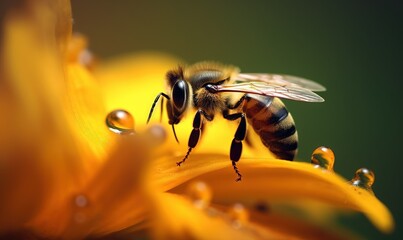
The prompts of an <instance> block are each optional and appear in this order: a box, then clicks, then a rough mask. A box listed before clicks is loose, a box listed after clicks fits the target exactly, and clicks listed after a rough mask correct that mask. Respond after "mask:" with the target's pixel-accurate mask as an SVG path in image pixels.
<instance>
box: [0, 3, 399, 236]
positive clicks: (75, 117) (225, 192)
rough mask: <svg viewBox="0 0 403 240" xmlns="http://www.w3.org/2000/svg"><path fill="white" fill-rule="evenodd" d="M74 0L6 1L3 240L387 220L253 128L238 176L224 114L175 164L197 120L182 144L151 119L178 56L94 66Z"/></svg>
mask: <svg viewBox="0 0 403 240" xmlns="http://www.w3.org/2000/svg"><path fill="white" fill-rule="evenodd" d="M69 4H70V3H69V1H63V0H53V1H51V0H49V1H46V0H41V1H28V0H27V1H18V3H12V2H11V1H7V2H6V3H3V5H4V8H2V9H4V11H2V12H1V14H2V15H1V18H0V19H1V20H2V29H1V30H2V31H1V34H2V35H1V36H2V38H1V50H2V51H1V52H0V54H1V61H0V92H1V94H0V112H1V116H2V118H0V119H1V120H0V126H1V127H0V129H1V135H0V154H1V155H0V177H1V182H0V194H1V196H2V197H1V198H0V199H1V200H0V212H1V217H0V236H1V237H5V238H10V239H11V238H12V239H15V238H20V239H26V238H49V239H60V238H61V239H84V238H89V237H91V238H109V237H111V238H112V237H113V238H118V239H126V238H129V237H130V236H136V237H145V238H147V237H153V238H157V239H160V238H178V239H188V238H195V239H211V238H213V239H227V238H235V239H324V238H325V239H342V238H348V237H350V238H354V237H355V235H353V233H351V232H348V231H346V230H343V232H338V231H340V230H341V229H342V228H341V227H340V226H338V225H337V224H336V223H335V221H334V216H335V214H336V213H340V212H346V211H356V212H362V213H363V214H365V215H366V216H367V217H368V219H369V220H370V221H371V222H372V223H373V224H374V225H375V226H376V227H377V228H378V229H380V230H381V231H383V232H390V231H391V230H392V229H393V219H392V216H391V214H390V213H389V211H388V209H387V208H386V207H385V206H384V205H383V204H382V203H381V202H380V201H379V200H378V199H377V198H376V197H375V195H374V194H373V193H372V192H371V191H369V190H370V189H364V188H362V186H361V187H359V186H354V185H351V184H350V183H349V182H348V181H346V180H345V179H343V178H341V177H340V176H338V175H337V174H336V173H334V172H333V171H332V170H331V169H330V170H325V169H322V168H317V167H314V166H313V165H312V164H309V163H302V162H288V161H280V160H277V159H274V157H273V156H271V155H270V154H269V153H268V151H267V149H266V148H264V147H263V145H262V144H261V143H260V142H259V140H258V138H257V137H256V136H255V137H254V138H252V142H253V143H254V144H253V145H254V146H255V148H253V149H250V148H246V149H245V151H244V152H243V158H242V159H241V161H240V162H239V165H238V166H239V169H240V170H241V172H242V174H243V176H244V178H243V180H242V182H238V183H237V182H235V181H234V180H235V175H234V172H233V169H232V167H231V162H230V161H229V157H228V144H229V143H230V142H231V140H232V136H233V133H234V130H235V126H232V125H228V123H227V122H226V121H224V120H223V119H217V120H216V119H215V120H214V123H212V124H211V125H209V126H208V130H207V131H206V134H205V135H204V136H203V139H202V141H201V142H200V144H199V146H198V148H197V149H196V150H195V151H194V152H193V153H192V154H191V155H190V158H189V159H188V161H187V162H186V163H185V164H184V165H183V166H181V167H177V166H176V164H175V163H176V162H177V161H179V160H180V159H181V158H182V157H183V154H184V153H186V146H185V144H183V143H182V142H183V141H185V140H186V139H187V137H188V135H189V133H190V131H191V126H192V124H191V121H192V119H191V117H188V118H186V119H185V120H184V121H183V123H181V124H180V125H179V127H178V128H177V134H178V137H179V139H180V140H181V144H177V143H176V142H175V139H174V137H173V134H172V133H171V132H170V128H169V125H167V124H165V122H166V119H165V118H163V121H162V123H161V124H160V123H158V120H157V119H153V120H152V123H151V124H150V125H146V117H147V115H148V111H149V107H150V104H151V103H152V102H153V100H154V97H155V95H156V94H157V93H159V92H160V91H161V90H163V89H164V82H163V81H162V78H163V76H164V74H165V71H166V70H167V69H170V68H172V67H174V66H175V65H176V64H177V62H178V60H177V59H175V58H173V57H170V56H167V55H162V54H159V53H143V54H137V55H135V56H127V57H123V58H120V59H116V60H113V61H111V62H110V63H107V64H105V65H100V66H99V67H98V68H94V66H93V62H92V60H91V55H89V53H88V51H87V50H86V47H87V46H86V45H87V42H86V39H85V38H84V37H83V36H77V35H74V36H72V34H71V13H70V5H69ZM116 109H124V110H126V111H127V112H124V111H118V112H117V111H115V110H116ZM119 114H123V115H119ZM129 114H131V115H132V116H133V117H134V123H133V122H132V119H131V117H130V115H129ZM107 116H108V117H107ZM105 119H106V121H107V124H105ZM108 126H109V127H110V128H112V129H111V130H114V131H110V129H108ZM131 128H134V129H131ZM125 129H126V131H128V132H129V134H119V133H116V131H117V132H119V130H125ZM133 130H134V131H133ZM132 133H134V134H132ZM218 135H219V136H220V141H219V142H218V141H217V138H216V136H218ZM227 143H228V144H227ZM361 174H364V176H368V175H366V173H361ZM357 180H359V179H357ZM356 185H359V183H357V184H356Z"/></svg>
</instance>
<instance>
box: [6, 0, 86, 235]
mask: <svg viewBox="0 0 403 240" xmlns="http://www.w3.org/2000/svg"><path fill="white" fill-rule="evenodd" d="M2 13H3V12H2ZM55 14H56V12H53V10H52V8H51V7H50V6H49V5H48V4H47V3H46V2H45V1H35V2H32V1H26V2H25V3H24V4H21V5H18V4H17V5H15V6H14V5H13V4H10V9H8V10H7V11H6V12H5V15H4V16H1V19H2V20H3V22H2V26H3V29H2V42H1V43H2V46H1V49H2V52H1V61H0V63H1V66H0V79H1V82H0V84H1V85H0V92H1V94H0V102H1V103H2V104H0V105H1V106H0V107H1V108H0V112H1V115H2V116H6V117H2V118H1V124H0V125H1V128H0V129H1V134H0V135H1V137H0V152H1V153H2V156H4V158H3V157H2V158H1V163H0V164H1V165H2V171H1V172H0V174H1V178H2V179H3V181H2V187H1V195H2V196H6V197H3V198H2V199H1V200H0V201H1V202H0V207H1V212H2V216H3V217H2V218H1V222H0V226H1V227H0V231H3V230H8V231H11V230H13V229H18V228H21V227H22V225H23V224H24V226H26V225H30V224H31V223H32V224H33V225H35V224H34V223H33V222H35V220H34V218H36V216H37V215H38V214H39V212H42V211H46V210H45V208H47V207H48V206H49V205H52V204H53V202H54V201H57V200H59V199H60V198H63V196H64V194H66V193H68V192H69V191H72V190H73V189H74V186H75V184H77V183H78V182H79V177H78V176H79V175H80V173H82V172H81V171H82V168H81V165H80V159H79V156H78V153H77V151H76V148H75V145H74V143H73V140H72V137H71V135H70V133H69V131H68V129H67V128H66V126H67V122H66V121H65V118H64V112H63V107H64V105H63V88H62V84H63V81H64V74H63V71H62V69H63V61H62V59H60V49H59V48H58V47H59V43H60V42H59V40H57V36H56V35H55V21H54V20H55V19H56V18H57V17H56V16H55ZM61 169H62V170H61Z"/></svg>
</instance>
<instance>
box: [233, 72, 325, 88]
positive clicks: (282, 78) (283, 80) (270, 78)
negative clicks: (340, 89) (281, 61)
mask: <svg viewBox="0 0 403 240" xmlns="http://www.w3.org/2000/svg"><path fill="white" fill-rule="evenodd" d="M250 81H252V82H265V83H268V84H270V85H275V86H276V85H280V86H284V87H288V86H290V87H300V88H306V89H309V90H311V91H314V92H321V91H326V88H325V87H324V86H322V85H320V84H319V83H316V82H314V81H311V80H308V79H305V78H301V77H296V76H291V75H282V74H271V73H239V74H238V75H237V76H236V77H235V82H236V83H246V82H250Z"/></svg>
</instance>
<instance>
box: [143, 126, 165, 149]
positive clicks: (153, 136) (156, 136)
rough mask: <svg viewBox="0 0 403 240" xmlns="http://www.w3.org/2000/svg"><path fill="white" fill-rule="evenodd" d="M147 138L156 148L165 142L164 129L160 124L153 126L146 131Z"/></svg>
mask: <svg viewBox="0 0 403 240" xmlns="http://www.w3.org/2000/svg"><path fill="white" fill-rule="evenodd" d="M147 136H148V137H149V138H150V141H151V142H152V144H153V145H154V146H158V145H160V144H162V143H164V142H165V140H166V138H167V132H166V130H165V128H164V127H163V126H162V125H160V124H153V125H151V126H150V127H149V128H148V129H147Z"/></svg>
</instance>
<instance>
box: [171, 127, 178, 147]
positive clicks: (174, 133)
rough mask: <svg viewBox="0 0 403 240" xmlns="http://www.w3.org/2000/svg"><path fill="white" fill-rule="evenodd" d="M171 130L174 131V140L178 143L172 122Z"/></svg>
mask: <svg viewBox="0 0 403 240" xmlns="http://www.w3.org/2000/svg"><path fill="white" fill-rule="evenodd" d="M172 131H173V132H174V136H175V140H176V142H177V143H179V140H178V136H176V132H175V127H174V125H173V124H172Z"/></svg>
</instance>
